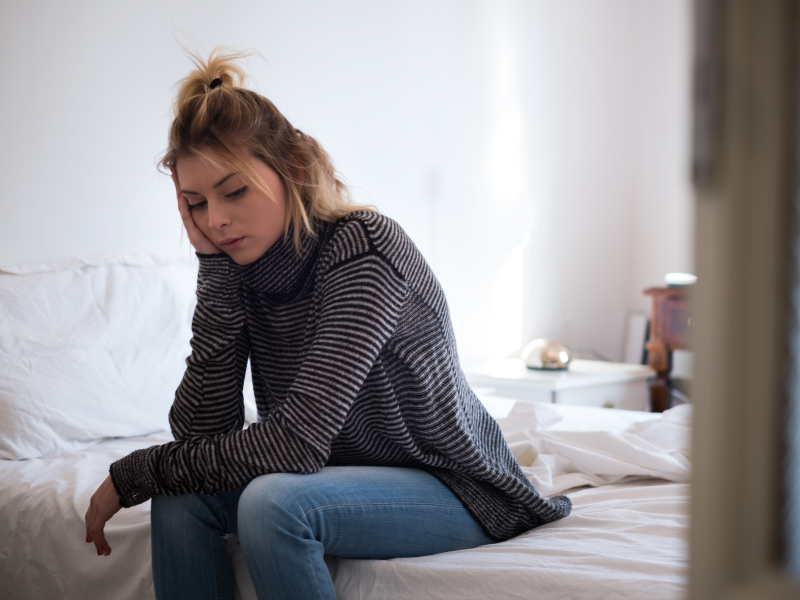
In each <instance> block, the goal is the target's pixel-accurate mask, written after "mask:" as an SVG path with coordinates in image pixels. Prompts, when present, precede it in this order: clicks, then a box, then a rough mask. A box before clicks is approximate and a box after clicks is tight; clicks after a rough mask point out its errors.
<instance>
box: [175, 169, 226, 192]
mask: <svg viewBox="0 0 800 600" xmlns="http://www.w3.org/2000/svg"><path fill="white" fill-rule="evenodd" d="M234 175H236V173H228V174H227V175H225V177H223V178H222V179H220V180H219V181H218V182H217V183H215V184H214V185H213V186H212V187H213V188H214V189H217V188H218V187H219V186H221V185H222V184H223V183H225V182H226V181H228V179H230V178H231V177H233V176H234ZM181 194H195V195H196V196H199V195H200V194H199V193H198V192H192V191H190V190H181Z"/></svg>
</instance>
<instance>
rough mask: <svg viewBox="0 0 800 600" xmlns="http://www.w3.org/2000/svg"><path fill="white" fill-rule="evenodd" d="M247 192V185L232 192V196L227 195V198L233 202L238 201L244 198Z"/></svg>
mask: <svg viewBox="0 0 800 600" xmlns="http://www.w3.org/2000/svg"><path fill="white" fill-rule="evenodd" d="M245 192H247V186H246V185H244V186H242V187H240V188H239V189H238V190H234V191H232V192H231V193H230V194H225V197H226V198H229V199H231V200H237V199H239V198H241V197H242V196H244V195H245Z"/></svg>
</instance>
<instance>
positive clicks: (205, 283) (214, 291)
mask: <svg viewBox="0 0 800 600" xmlns="http://www.w3.org/2000/svg"><path fill="white" fill-rule="evenodd" d="M197 259H198V260H199V261H200V269H199V271H198V273H197V297H198V299H200V300H206V301H211V302H214V301H217V300H221V301H227V300H230V299H231V298H232V297H234V296H237V295H238V294H239V290H240V289H241V281H242V274H243V271H244V267H242V266H241V265H237V264H236V263H235V262H233V259H232V258H231V257H230V256H228V255H227V254H221V253H220V254H197Z"/></svg>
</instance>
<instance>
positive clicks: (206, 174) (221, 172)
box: [175, 156, 229, 187]
mask: <svg viewBox="0 0 800 600" xmlns="http://www.w3.org/2000/svg"><path fill="white" fill-rule="evenodd" d="M175 168H176V170H177V172H178V179H180V182H181V187H183V186H184V185H189V183H191V185H192V186H196V187H203V186H208V187H212V186H213V185H214V184H215V183H217V182H218V181H219V180H220V179H222V178H223V177H225V176H227V175H228V174H229V171H228V170H227V169H226V168H225V167H224V166H222V165H221V164H219V162H217V161H214V160H213V157H212V160H208V159H206V158H204V157H200V156H182V157H181V158H179V159H178V160H177V162H176V164H175Z"/></svg>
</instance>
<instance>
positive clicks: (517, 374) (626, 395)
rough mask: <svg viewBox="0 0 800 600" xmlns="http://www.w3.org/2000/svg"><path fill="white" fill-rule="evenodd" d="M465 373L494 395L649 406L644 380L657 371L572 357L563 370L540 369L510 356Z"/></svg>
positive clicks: (475, 384)
mask: <svg viewBox="0 0 800 600" xmlns="http://www.w3.org/2000/svg"><path fill="white" fill-rule="evenodd" d="M464 374H465V375H466V377H467V382H468V383H469V385H470V386H471V387H476V388H477V387H480V388H490V389H491V390H492V391H491V393H492V394H493V395H495V396H501V397H505V398H514V399H516V400H527V401H529V402H548V403H555V404H579V405H583V406H601V407H605V408H624V409H627V410H650V400H649V395H648V389H647V380H648V379H649V378H651V377H653V376H654V375H655V374H656V373H655V371H654V370H652V369H650V368H648V367H645V366H643V365H632V364H626V363H612V362H604V361H597V360H573V361H572V362H570V365H569V369H567V370H566V371H539V370H534V369H529V368H527V367H526V366H525V363H524V362H522V360H521V359H519V358H509V359H507V360H501V361H496V362H491V363H486V364H483V365H479V366H477V367H475V368H472V369H468V370H465V371H464ZM487 391H488V390H487Z"/></svg>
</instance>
